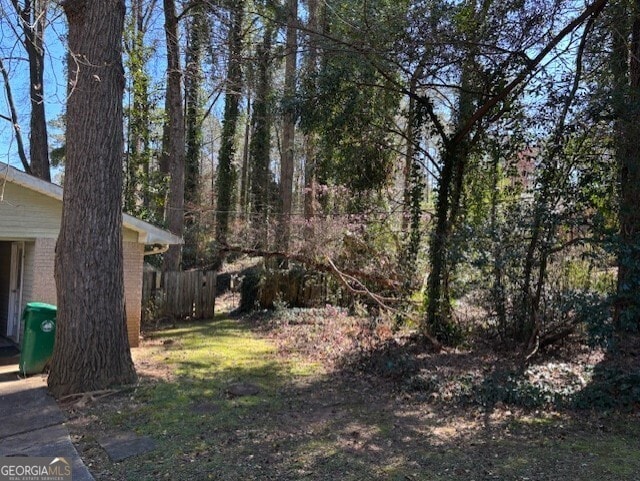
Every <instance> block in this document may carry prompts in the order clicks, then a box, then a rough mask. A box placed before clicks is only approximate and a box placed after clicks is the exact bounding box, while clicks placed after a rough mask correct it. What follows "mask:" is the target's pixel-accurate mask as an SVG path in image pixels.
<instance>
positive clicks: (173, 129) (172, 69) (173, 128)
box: [163, 0, 185, 271]
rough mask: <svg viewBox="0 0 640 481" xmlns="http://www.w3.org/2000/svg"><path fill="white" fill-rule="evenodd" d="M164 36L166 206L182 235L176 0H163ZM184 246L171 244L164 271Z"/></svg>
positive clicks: (173, 267) (174, 266) (172, 226)
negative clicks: (165, 42)
mask: <svg viewBox="0 0 640 481" xmlns="http://www.w3.org/2000/svg"><path fill="white" fill-rule="evenodd" d="M164 15H165V24H164V29H165V36H166V40H167V100H166V105H167V135H166V136H165V138H164V139H163V147H164V149H163V151H164V152H163V153H164V155H166V156H167V161H166V166H167V167H168V173H169V195H168V199H167V206H166V209H165V219H166V221H167V227H168V228H169V230H170V231H171V233H172V234H175V235H177V236H180V237H182V234H183V231H184V159H185V148H184V137H185V136H184V113H183V110H182V71H181V70H180V44H179V35H178V17H177V16H176V6H175V1H174V0H164ZM165 142H166V143H165ZM181 257H182V246H180V245H175V246H170V247H169V250H168V251H167V252H166V253H165V254H164V265H163V269H164V270H165V271H177V270H179V269H180V263H181Z"/></svg>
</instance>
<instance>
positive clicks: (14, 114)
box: [0, 57, 32, 174]
mask: <svg viewBox="0 0 640 481" xmlns="http://www.w3.org/2000/svg"><path fill="white" fill-rule="evenodd" d="M0 73H1V74H2V80H4V91H5V94H6V96H7V103H8V104H9V112H10V114H11V117H4V116H2V118H3V119H4V120H6V121H8V122H11V127H12V128H13V134H14V135H15V137H16V144H17V145H18V157H20V162H22V168H23V169H24V171H25V172H26V173H27V174H31V173H32V172H31V166H30V165H29V161H28V160H27V154H26V153H25V151H24V141H23V140H22V131H21V130H20V121H19V119H18V111H17V110H16V104H15V102H14V100H13V91H12V90H11V84H10V83H9V72H7V69H6V68H5V66H4V62H3V61H2V58H1V57H0Z"/></svg>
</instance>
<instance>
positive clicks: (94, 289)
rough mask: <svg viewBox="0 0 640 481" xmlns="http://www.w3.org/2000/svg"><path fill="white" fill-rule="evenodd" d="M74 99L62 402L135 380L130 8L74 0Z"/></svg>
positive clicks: (70, 11)
mask: <svg viewBox="0 0 640 481" xmlns="http://www.w3.org/2000/svg"><path fill="white" fill-rule="evenodd" d="M64 11H65V13H66V16H67V19H68V22H69V34H68V38H69V40H68V42H69V52H70V54H69V57H70V58H69V63H68V65H69V80H70V82H69V92H68V101H67V135H66V142H67V155H66V164H65V191H64V199H63V209H62V223H61V228H60V235H59V237H58V243H57V246H56V259H55V280H56V288H57V293H58V301H57V304H58V317H57V329H56V342H55V346H54V351H53V358H52V360H51V371H50V374H49V378H48V384H49V390H50V391H51V392H52V393H53V394H54V395H55V396H57V397H60V396H64V395H66V394H71V393H78V392H85V391H94V390H99V389H105V388H108V387H111V386H114V385H121V384H128V383H132V382H134V381H135V380H136V374H135V370H134V366H133V362H132V361H131V354H130V351H129V342H128V339H127V328H126V316H125V305H124V275H123V259H122V204H121V201H122V151H123V147H124V142H123V136H122V128H121V126H122V120H123V115H122V96H123V91H124V75H123V68H122V51H121V47H122V34H123V28H124V11H125V4H124V1H113V0H110V1H107V0H92V1H87V0H68V1H67V2H65V3H64Z"/></svg>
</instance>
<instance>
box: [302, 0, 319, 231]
mask: <svg viewBox="0 0 640 481" xmlns="http://www.w3.org/2000/svg"><path fill="white" fill-rule="evenodd" d="M307 9H308V11H309V20H308V30H309V33H308V40H307V42H308V46H307V51H308V53H307V56H306V67H307V68H306V70H307V71H306V76H307V78H308V79H309V78H310V79H311V81H312V82H313V86H312V89H311V90H312V91H317V80H316V78H315V77H316V76H317V75H318V71H319V65H318V60H319V57H320V55H319V50H320V38H321V35H322V31H321V22H320V16H321V14H322V7H321V6H320V2H319V1H318V0H308V2H307ZM307 81H309V80H307ZM304 151H305V155H304V157H305V164H304V218H305V220H306V221H307V222H306V227H305V232H304V234H305V238H306V239H313V237H314V236H315V226H314V221H315V217H316V205H317V198H316V197H317V173H316V171H317V159H316V157H317V156H318V148H317V138H316V133H315V132H308V133H306V134H305V138H304Z"/></svg>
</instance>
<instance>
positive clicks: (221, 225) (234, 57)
mask: <svg viewBox="0 0 640 481" xmlns="http://www.w3.org/2000/svg"><path fill="white" fill-rule="evenodd" d="M243 19H244V2H243V1H241V0H238V1H236V2H234V6H233V8H232V11H231V26H230V28H229V63H228V66H227V82H226V89H225V90H226V91H225V99H224V119H223V122H222V138H221V139H220V152H219V154H218V177H217V190H218V200H217V206H216V210H217V216H216V241H217V242H218V244H226V242H227V234H228V232H229V219H230V217H231V216H230V213H231V211H232V210H233V193H234V190H235V183H236V170H235V167H234V165H233V160H234V156H235V135H236V129H237V124H238V113H239V104H240V97H241V95H242V59H241V56H242V23H243Z"/></svg>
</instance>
